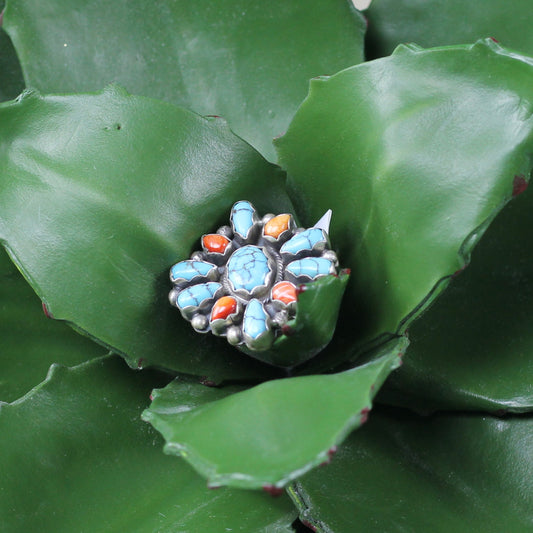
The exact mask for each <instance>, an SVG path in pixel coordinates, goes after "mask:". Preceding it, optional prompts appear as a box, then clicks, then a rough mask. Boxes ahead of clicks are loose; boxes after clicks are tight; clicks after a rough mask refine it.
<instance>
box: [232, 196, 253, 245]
mask: <svg viewBox="0 0 533 533" xmlns="http://www.w3.org/2000/svg"><path fill="white" fill-rule="evenodd" d="M254 213H255V209H254V207H253V205H252V204H251V203H250V202H245V201H242V202H237V203H236V204H235V205H234V206H233V208H232V210H231V216H230V220H231V225H232V227H233V231H234V232H235V233H237V234H239V235H240V236H241V237H242V238H243V239H246V238H247V237H248V233H249V231H250V229H251V228H252V227H253V225H254Z"/></svg>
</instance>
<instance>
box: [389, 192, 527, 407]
mask: <svg viewBox="0 0 533 533" xmlns="http://www.w3.org/2000/svg"><path fill="white" fill-rule="evenodd" d="M531 228H533V191H530V190H529V191H527V192H525V193H524V194H522V195H521V196H520V197H519V198H517V199H516V200H513V202H511V203H510V204H509V205H507V206H506V207H505V209H504V210H503V212H502V213H501V214H500V215H499V216H498V217H497V218H496V220H495V221H494V222H493V223H492V225H491V226H490V227H489V229H488V230H487V233H486V234H485V237H484V238H483V239H482V241H481V243H480V244H479V246H478V247H477V248H476V250H475V252H474V253H473V254H472V263H471V264H470V266H469V267H468V268H467V269H466V270H465V271H464V272H463V273H461V275H460V276H458V277H457V279H454V280H453V282H452V283H451V285H450V288H449V289H448V290H447V291H446V292H445V293H444V294H443V296H442V298H440V299H439V301H438V302H437V303H436V304H435V305H434V306H433V307H432V308H431V309H430V310H429V311H428V312H427V313H426V314H425V315H423V316H422V318H421V319H420V320H418V321H417V322H416V323H415V324H413V326H412V328H411V329H410V331H409V334H410V337H411V339H412V344H411V346H410V348H409V356H408V357H406V358H405V364H404V365H403V367H402V369H401V370H399V371H398V372H395V374H394V375H393V376H392V377H391V380H390V381H389V382H388V383H387V385H386V387H385V388H386V389H387V390H386V395H385V396H382V397H381V399H382V400H386V401H389V402H394V403H396V404H400V405H403V406H409V407H413V408H415V409H418V410H423V411H428V410H431V409H462V410H464V409H475V410H482V409H485V410H501V409H504V410H509V411H527V410H531V409H532V408H533V380H532V379H531V378H532V376H533V331H532V329H531V326H530V317H531V316H532V315H533V254H532V252H531V248H530V242H531V239H532V229H531Z"/></svg>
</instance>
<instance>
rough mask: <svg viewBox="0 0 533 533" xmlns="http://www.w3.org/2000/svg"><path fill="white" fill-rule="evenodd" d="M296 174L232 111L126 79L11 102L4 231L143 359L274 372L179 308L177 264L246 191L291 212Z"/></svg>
mask: <svg viewBox="0 0 533 533" xmlns="http://www.w3.org/2000/svg"><path fill="white" fill-rule="evenodd" d="M283 184H284V176H283V174H282V173H281V172H280V171H279V170H278V169H277V168H276V167H274V166H273V165H270V164H269V163H267V162H266V161H265V160H264V159H263V158H262V157H261V156H260V155H259V154H258V153H257V152H255V150H253V149H252V148H251V147H250V146H249V145H247V144H246V143H244V142H243V141H241V140H240V139H239V138H238V137H236V136H235V135H233V134H232V133H231V132H230V130H229V129H228V127H227V125H226V123H225V122H224V121H222V120H220V119H205V118H202V117H199V116H197V115H195V114H193V113H190V112H188V111H185V110H183V109H180V108H178V107H175V106H173V105H171V104H167V103H164V102H158V101H156V100H150V99H147V98H143V97H134V96H128V95H126V94H125V93H123V91H121V90H119V89H117V88H115V87H112V88H109V89H107V90H106V91H104V92H103V93H100V94H94V95H78V96H48V97H40V96H38V95H37V94H35V93H31V94H26V95H25V96H24V97H23V98H21V99H20V100H18V101H16V102H14V103H10V104H4V105H3V106H2V107H1V108H0V238H2V239H4V240H5V241H6V242H7V246H8V248H9V249H10V251H11V253H12V255H13V256H14V257H15V258H16V261H17V262H18V264H19V265H20V267H21V270H22V271H23V273H24V274H25V276H26V278H27V279H29V280H30V282H31V284H32V285H33V287H34V289H35V290H36V292H37V293H38V294H39V296H40V297H41V298H42V299H43V300H44V301H45V302H46V304H47V305H48V308H49V310H50V311H51V313H52V314H53V315H54V317H56V318H61V319H65V320H68V321H71V322H73V323H74V324H75V325H76V326H77V327H78V328H81V329H82V330H83V331H86V332H88V334H89V335H91V336H93V337H95V338H97V339H98V340H99V341H100V342H102V343H103V344H104V345H106V346H109V347H111V348H112V349H113V350H114V351H117V352H118V353H121V354H122V355H124V356H126V357H127V360H128V362H129V364H130V365H132V366H148V365H156V366H159V367H164V368H167V369H172V370H176V371H181V372H186V373H192V374H195V375H202V374H207V375H208V377H209V379H212V380H215V381H217V380H220V379H223V378H225V377H231V378H234V379H238V378H242V377H247V376H248V377H249V376H255V377H266V376H267V375H268V372H269V370H268V369H267V368H265V367H266V365H262V364H260V363H258V362H255V361H253V360H251V358H249V357H247V356H245V355H243V354H240V353H239V352H237V351H236V350H234V349H232V348H231V347H230V346H229V345H228V344H227V343H226V342H225V340H224V339H215V338H213V337H212V336H208V335H206V336H201V335H199V334H197V333H195V332H194V330H193V329H192V328H191V327H190V325H189V324H188V323H186V322H185V321H184V320H183V319H182V318H181V316H180V314H179V312H178V311H177V310H176V309H173V308H171V306H170V304H169V303H168V298H167V295H168V291H169V290H170V282H169V281H168V269H169V268H170V266H171V265H172V264H174V263H175V262H176V261H178V260H181V259H185V258H187V257H188V256H189V254H190V253H191V251H192V250H193V249H197V248H198V247H199V246H198V239H199V238H200V236H201V235H202V233H209V232H210V231H213V230H214V229H215V228H216V227H218V226H219V225H220V224H221V222H223V221H224V220H226V219H227V216H228V213H229V211H230V208H231V205H232V204H233V202H235V201H236V200H240V199H248V200H250V201H252V202H253V203H254V204H255V205H256V207H257V208H258V210H260V212H264V213H266V212H269V211H278V210H279V211H281V212H283V211H285V212H291V211H292V207H291V205H290V202H289V201H288V199H287V196H286V194H285V192H284V188H283Z"/></svg>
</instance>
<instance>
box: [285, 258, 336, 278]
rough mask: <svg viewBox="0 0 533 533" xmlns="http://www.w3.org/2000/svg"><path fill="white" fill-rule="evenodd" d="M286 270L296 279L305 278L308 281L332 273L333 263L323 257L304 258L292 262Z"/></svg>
mask: <svg viewBox="0 0 533 533" xmlns="http://www.w3.org/2000/svg"><path fill="white" fill-rule="evenodd" d="M286 270H288V271H289V272H291V273H292V274H294V275H295V276H296V277H299V276H306V277H308V278H310V279H315V278H317V277H318V276H327V275H328V274H333V273H334V268H333V263H332V262H331V261H330V260H329V259H324V258H323V257H306V258H304V259H299V260H298V261H293V262H292V263H289V264H288V265H287V268H286Z"/></svg>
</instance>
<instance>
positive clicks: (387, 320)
mask: <svg viewBox="0 0 533 533" xmlns="http://www.w3.org/2000/svg"><path fill="white" fill-rule="evenodd" d="M532 86H533V60H531V59H528V58H524V57H521V56H517V55H516V54H512V53H508V52H506V51H505V50H503V49H501V48H500V47H499V46H498V45H497V44H495V43H494V42H492V41H490V40H489V41H486V42H479V43H477V44H475V45H472V46H464V47H449V48H441V49H433V50H422V49H420V48H418V47H400V48H398V49H397V51H396V52H395V54H394V55H392V56H391V57H388V58H384V59H380V60H376V61H371V62H368V63H364V64H362V65H358V66H356V67H353V68H350V69H347V70H345V71H343V72H340V73H339V74H336V75H335V76H333V77H331V78H325V79H319V80H313V81H312V82H311V89H310V94H309V96H308V98H307V99H306V100H305V101H304V103H303V104H302V106H301V107H300V109H299V111H298V113H297V114H296V116H295V118H294V120H293V122H292V123H291V126H290V128H289V130H288V132H287V134H286V135H285V136H284V137H282V138H280V139H278V140H277V141H276V144H277V147H278V151H279V155H280V161H281V162H282V165H283V166H284V167H285V168H286V169H287V172H288V174H289V187H290V189H291V191H292V193H293V198H294V201H295V203H296V204H297V207H298V208H299V209H300V211H299V214H300V216H301V217H302V219H303V222H304V224H305V223H308V221H309V220H313V219H316V217H317V216H320V215H319V213H321V212H323V211H324V209H325V206H327V207H331V208H332V209H333V211H334V213H335V216H334V217H333V220H332V229H331V239H332V242H335V243H338V245H339V256H340V258H341V261H342V263H343V265H344V266H346V267H349V268H351V270H352V276H351V280H350V284H349V286H348V288H347V292H346V297H345V299H344V303H345V304H346V305H345V306H344V307H345V308H344V313H343V311H341V316H344V317H345V320H344V323H342V322H339V324H338V326H337V332H338V334H337V336H336V337H337V338H336V340H337V341H338V340H342V338H343V337H344V338H345V339H348V340H349V341H348V348H349V349H354V348H357V347H361V346H364V345H365V344H366V343H368V342H372V341H375V339H377V338H380V337H383V336H384V335H386V334H387V333H389V334H390V333H394V332H401V331H403V330H405V328H406V327H407V326H408V325H409V323H410V321H411V320H412V319H413V318H414V317H416V316H417V315H418V314H419V313H420V312H421V311H422V310H423V309H424V307H425V306H426V305H427V304H428V303H429V302H431V300H432V299H433V298H434V297H435V296H436V295H437V294H438V293H439V292H440V291H441V290H442V289H443V288H444V287H445V285H446V283H447V281H448V280H447V279H446V278H447V277H449V276H451V275H452V274H454V272H456V271H457V270H459V269H461V268H462V267H463V266H464V264H465V262H467V261H468V258H469V253H470V251H471V249H472V247H473V246H474V244H475V243H476V242H477V241H478V239H479V238H480V237H481V235H482V234H483V231H484V229H485V227H486V226H487V224H488V222H489V221H490V220H491V219H492V218H493V217H494V216H495V214H496V213H497V212H498V210H499V209H500V208H501V207H502V206H503V205H504V203H505V202H506V201H507V200H508V199H510V198H511V196H512V192H513V183H514V180H515V176H521V178H520V179H523V178H524V177H528V176H529V173H530V170H531V166H532V163H531V154H532V153H533V118H532V109H533V104H532V99H531V94H532V93H531V87H532ZM428 295H429V296H428ZM339 333H340V335H339ZM353 339H355V346H354V340H353ZM331 348H332V350H331V357H332V358H333V359H334V358H335V357H338V356H339V353H342V350H335V345H332V346H331Z"/></svg>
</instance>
